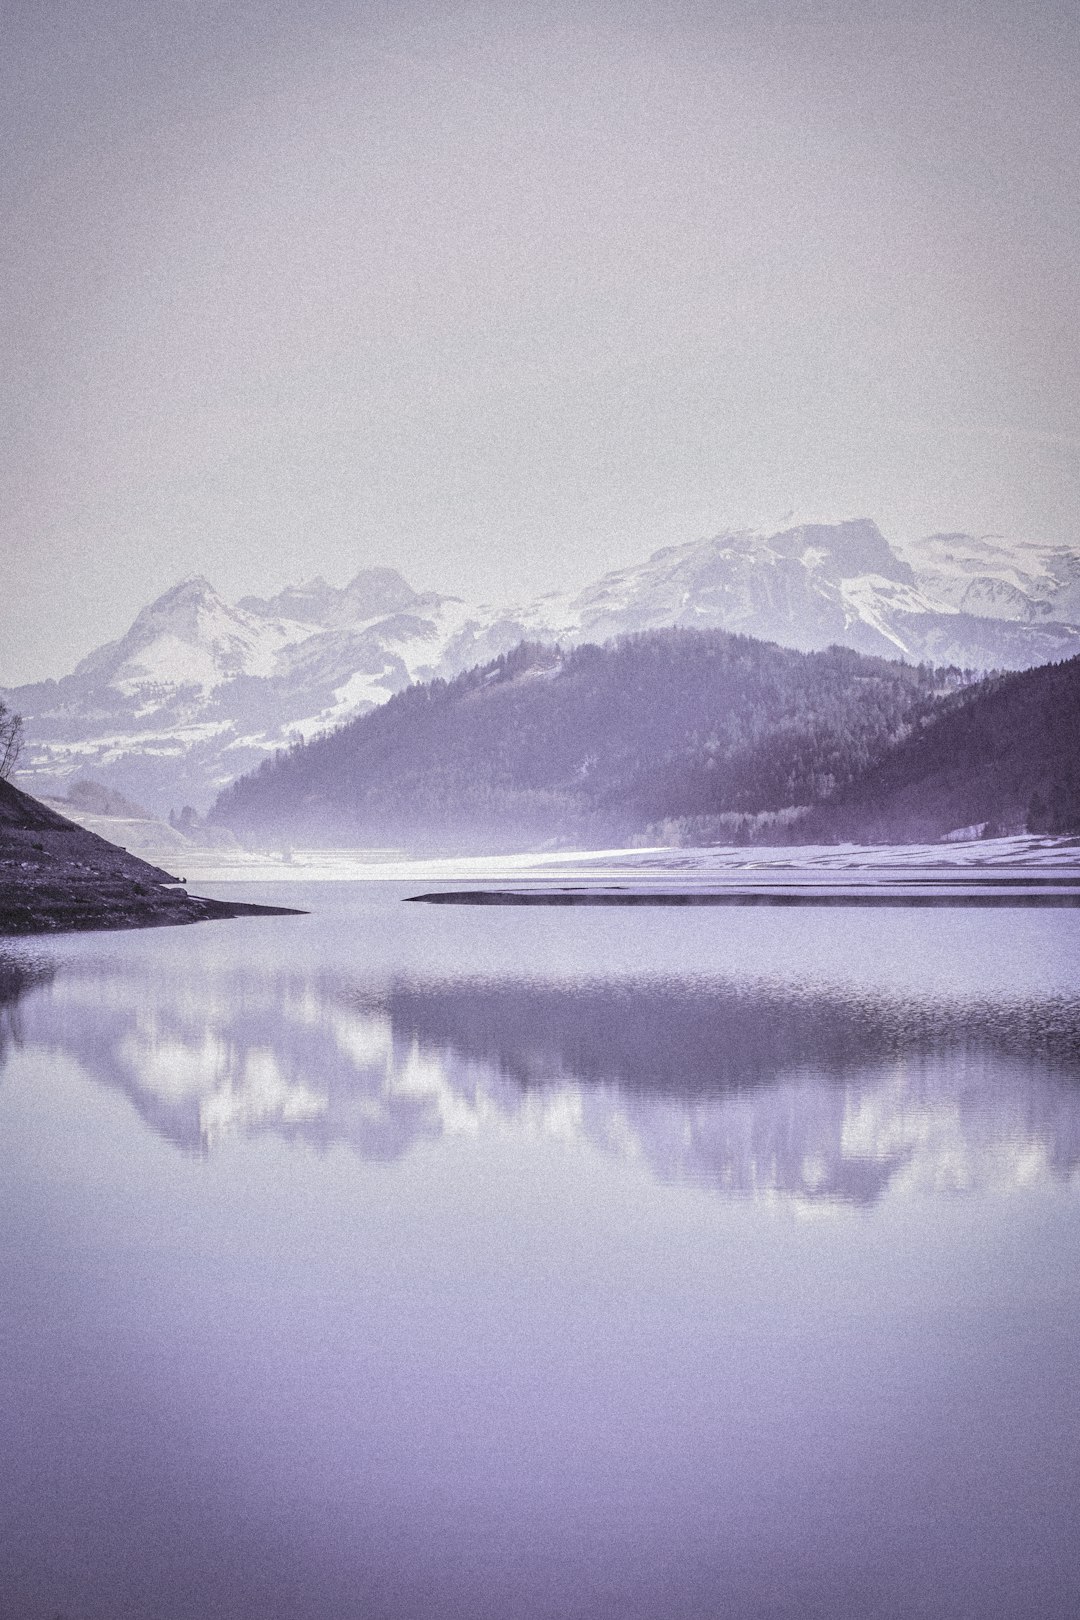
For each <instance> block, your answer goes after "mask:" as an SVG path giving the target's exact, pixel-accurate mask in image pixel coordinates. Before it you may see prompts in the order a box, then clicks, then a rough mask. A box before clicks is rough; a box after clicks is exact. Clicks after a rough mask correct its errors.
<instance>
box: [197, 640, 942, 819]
mask: <svg viewBox="0 0 1080 1620" xmlns="http://www.w3.org/2000/svg"><path fill="white" fill-rule="evenodd" d="M962 684H963V678H962V677H961V675H960V673H959V672H958V671H956V670H952V671H932V670H930V669H927V668H915V667H912V666H909V665H903V664H898V663H890V662H887V661H885V660H883V659H877V658H870V657H865V656H862V655H860V654H858V653H854V652H851V651H848V650H846V649H843V648H831V649H829V650H828V651H826V652H816V653H800V652H795V651H792V650H791V649H788V648H784V647H779V646H776V645H774V644H772V643H769V642H761V641H755V640H752V639H751V638H749V637H745V636H734V635H728V634H726V633H725V632H723V631H691V630H662V631H653V632H649V633H647V634H643V635H637V636H629V637H626V638H623V639H622V640H619V641H616V642H613V643H609V644H608V645H607V646H604V647H593V646H585V647H579V648H575V649H574V650H573V651H571V652H569V653H565V654H562V653H560V652H559V651H558V650H556V649H553V648H545V647H539V646H535V645H527V644H526V645H522V646H521V647H519V648H518V649H516V651H515V652H513V653H511V654H508V655H506V656H504V657H502V658H499V659H496V660H495V661H494V662H493V663H491V664H488V665H485V666H484V667H483V668H480V669H476V670H472V671H470V672H469V673H468V674H466V675H463V676H460V677H459V678H458V679H456V680H454V681H451V682H449V683H448V682H445V681H433V682H430V683H428V684H427V685H424V686H416V687H412V688H410V689H409V690H408V691H406V692H403V693H401V694H400V695H399V696H397V697H394V698H392V699H391V700H390V701H389V702H388V703H387V704H385V705H384V706H383V707H382V708H380V709H378V710H376V711H375V712H374V713H372V714H369V715H365V716H364V717H363V718H362V719H359V720H356V721H353V722H352V723H351V724H349V725H346V726H344V727H342V728H341V729H340V730H339V731H336V732H334V733H332V734H331V735H329V736H326V737H322V738H320V739H318V740H316V741H314V742H312V743H309V744H307V745H306V746H304V747H301V748H297V749H294V750H293V751H292V752H291V753H289V754H288V755H284V756H279V757H278V758H277V759H275V760H274V761H272V762H270V763H268V764H267V765H265V766H264V767H263V768H261V769H260V770H259V771H257V772H255V773H253V774H252V775H250V776H247V777H244V778H241V779H240V781H238V782H236V783H234V784H233V785H232V787H231V788H229V789H227V790H226V791H225V792H224V793H223V794H222V795H221V798H220V799H219V801H218V803H217V805H216V806H215V808H214V811H213V812H212V819H214V820H216V821H219V822H221V823H223V824H224V825H226V826H228V827H230V828H232V830H233V831H234V832H236V833H237V834H238V835H239V836H240V837H241V838H245V839H248V840H250V841H252V842H255V843H264V844H274V843H281V842H304V843H320V842H323V843H343V844H344V843H352V844H363V843H366V844H372V843H375V844H387V843H389V844H394V845H401V844H407V845H410V846H411V847H413V848H423V847H428V848H432V847H434V848H454V849H470V848H474V849H500V848H502V849H505V848H512V847H522V846H523V845H527V844H533V845H535V844H544V843H551V842H556V841H559V842H569V841H573V842H580V843H584V844H593V845H596V844H598V843H604V842H609V841H626V840H629V839H633V838H641V837H646V838H653V839H655V838H667V839H679V840H680V841H683V842H699V841H700V842H706V841H710V840H711V841H728V840H730V839H732V838H733V837H741V838H746V837H749V836H758V837H769V838H772V839H777V838H779V837H783V836H784V834H785V829H787V828H789V827H790V826H791V825H792V821H793V817H794V815H795V813H796V807H801V806H807V805H812V804H815V803H819V802H821V801H822V800H824V799H826V798H827V797H828V796H829V795H830V794H831V793H833V792H834V791H835V790H836V789H837V788H838V787H839V788H844V787H846V786H848V785H849V784H851V783H852V782H854V781H855V780H856V779H858V778H859V777H860V776H861V775H862V774H863V773H864V772H865V771H866V770H867V769H868V767H870V766H872V765H874V764H876V763H877V762H879V761H880V760H881V759H883V758H884V756H885V754H886V753H887V752H888V750H889V748H890V747H892V746H893V745H894V744H895V743H896V741H897V740H898V739H899V738H901V737H902V736H904V735H905V734H906V733H907V732H909V731H910V730H911V729H912V728H913V727H917V726H919V725H920V724H922V723H923V722H924V721H926V720H927V719H928V718H929V716H930V715H931V714H932V713H933V712H934V709H935V706H936V705H937V703H938V702H939V701H940V698H941V695H942V693H944V692H950V691H954V690H956V689H957V688H958V687H960V686H961V685H962Z"/></svg>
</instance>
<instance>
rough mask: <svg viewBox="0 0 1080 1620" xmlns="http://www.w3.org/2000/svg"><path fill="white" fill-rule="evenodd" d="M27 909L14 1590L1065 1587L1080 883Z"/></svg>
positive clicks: (331, 1604) (491, 1609)
mask: <svg viewBox="0 0 1080 1620" xmlns="http://www.w3.org/2000/svg"><path fill="white" fill-rule="evenodd" d="M416 888H417V886H416V885H415V884H413V885H411V886H410V885H407V884H400V883H392V882H382V883H380V882H367V883H352V884H344V883H339V884H329V883H328V884H314V885H311V886H310V887H305V886H304V885H302V884H295V883H294V884H290V885H281V886H280V887H269V886H267V885H260V886H258V887H254V886H252V887H250V888H245V887H242V886H237V885H230V886H229V887H228V889H227V890H226V889H222V890H220V891H219V892H221V893H222V894H223V895H224V894H226V893H227V894H228V895H230V896H235V897H239V898H245V899H252V900H269V901H274V900H280V901H281V902H282V903H284V904H287V905H304V904H306V905H308V906H310V908H311V915H309V916H305V917H296V918H292V917H286V918H265V919H252V920H244V921H236V922H222V923H211V924H202V925H198V926H195V927H189V928H175V929H162V930H154V931H147V932H139V933H126V934H114V935H104V934H93V935H83V936H67V937H63V938H52V939H45V940H42V939H37V940H33V941H25V942H18V943H15V942H6V943H4V942H0V1201H2V1222H3V1225H2V1231H3V1243H2V1247H0V1324H2V1325H0V1332H2V1366H3V1387H4V1400H3V1405H2V1416H0V1459H2V1465H0V1616H3V1620H24V1617H25V1620H38V1617H40V1620H53V1617H54V1616H56V1615H58V1614H59V1615H62V1616H64V1620H128V1617H131V1620H196V1617H198V1620H205V1617H207V1616H214V1617H221V1620H234V1617H235V1620H316V1617H318V1620H337V1617H350V1620H351V1617H357V1620H420V1617H423V1620H444V1617H445V1620H457V1617H459V1616H460V1617H462V1620H465V1617H468V1620H564V1617H565V1620H690V1617H694V1620H712V1617H716V1616H729V1615H730V1616H732V1617H736V1620H753V1617H761V1620H765V1617H769V1620H772V1617H788V1616H790V1617H796V1616H797V1617H800V1620H801V1617H805V1616H821V1617H826V1616H827V1617H829V1620H837V1617H848V1616H850V1617H852V1620H867V1617H877V1616H882V1617H894V1616H896V1617H900V1616H903V1617H905V1620H906V1617H909V1616H924V1617H938V1616H941V1617H945V1616H948V1617H949V1620H956V1617H964V1616H970V1617H978V1620H994V1617H998V1616H1000V1617H1003V1620H1004V1617H1009V1620H1017V1617H1024V1616H1032V1617H1035V1616H1038V1617H1039V1620H1046V1617H1056V1616H1067V1615H1072V1614H1075V1613H1077V1612H1080V1536H1078V1534H1077V1519H1078V1508H1080V1394H1078V1383H1077V1366H1078V1360H1080V1350H1078V1345H1080V1266H1078V1265H1077V1255H1078V1254H1080V1168H1078V1167H1080V971H1078V969H1080V916H1078V915H1077V913H1076V912H1075V911H1072V912H1070V911H1024V910H1015V911H994V910H989V911H978V910H956V911H953V910H937V911H926V910H896V911H871V910H852V911H848V910H843V909H821V910H818V909H816V908H813V907H808V908H805V909H796V910H777V909H772V908H763V909H753V908H751V909H745V910H740V909H689V910H684V909H669V910H663V909H659V910H654V909H649V908H637V907H633V908H626V909H622V908H613V909H604V908H594V909H591V908H582V909H575V908H571V909H565V908H563V909H558V908H556V909H545V908H542V907H525V908H519V909H515V908H488V907H482V908H471V907H460V908H459V907H453V906H446V905H438V906H416V905H405V904H402V900H403V898H404V897H405V896H406V895H408V894H410V893H415V892H416Z"/></svg>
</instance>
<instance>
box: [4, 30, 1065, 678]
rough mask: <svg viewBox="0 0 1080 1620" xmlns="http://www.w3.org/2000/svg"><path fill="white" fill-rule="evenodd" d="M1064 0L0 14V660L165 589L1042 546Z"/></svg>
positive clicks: (53, 641) (36, 670) (532, 590)
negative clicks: (853, 531)
mask: <svg viewBox="0 0 1080 1620" xmlns="http://www.w3.org/2000/svg"><path fill="white" fill-rule="evenodd" d="M1078 92H1080V8H1077V7H1076V6H1075V4H1072V3H1069V4H1057V3H1050V0H1029V3H1027V4H1024V5H1021V4H1019V3H1016V0H1009V3H1008V4H995V3H994V0H986V3H976V0H962V3H950V0H933V3H927V4H922V3H914V4H908V3H901V0H895V3H892V4H876V3H875V0H854V3H852V0H845V3H838V0H837V3H831V0H821V3H816V0H755V3H750V0H733V3H731V4H721V3H707V0H654V3H648V0H627V3H626V4H623V5H616V4H613V3H612V0H606V3H600V0H576V3H574V4H572V5H571V4H565V5H563V4H540V3H537V4H531V5H530V4H527V3H524V0H522V3H512V0H506V3H499V0H477V3H464V0H462V3H458V0H449V3H443V4H424V3H421V0H417V3H415V4H414V3H410V0H398V3H390V0H378V3H373V4H370V5H364V4H351V5H350V4H346V3H345V0H290V3H286V0H154V4H152V5H148V4H146V0H70V3H69V0H0V109H2V111H0V138H2V140H3V146H4V154H5V156H4V162H3V164H2V165H0V227H2V228H0V278H2V279H0V291H2V296H0V361H2V365H3V375H4V378H5V382H6V386H5V388H4V390H3V394H2V407H0V408H2V410H3V424H2V428H3V431H2V433H0V496H2V513H3V520H2V521H3V542H2V544H3V562H4V578H5V582H6V586H7V588H6V590H5V591H4V592H3V601H2V603H0V683H4V684H7V685H12V684H15V683H17V682H20V681H25V680H30V679H39V678H42V677H45V676H49V675H61V674H63V673H66V672H67V671H68V670H69V669H70V668H72V667H73V665H74V663H75V661H76V660H77V659H78V658H79V657H81V656H82V655H84V654H85V653H86V652H88V651H89V650H91V648H93V647H95V646H97V645H99V644H100V643H101V642H103V641H105V640H108V639H112V638H115V637H116V636H119V635H121V634H122V633H123V631H124V630H125V629H126V628H127V626H128V624H129V623H130V621H131V619H132V618H133V617H134V615H135V613H136V612H137V611H138V609H139V608H140V607H141V606H143V605H144V604H145V603H146V602H147V601H149V600H150V599H152V598H153V597H154V596H156V595H157V594H159V593H160V592H161V591H163V590H165V589H167V588H168V587H169V586H170V585H171V584H173V583H175V582H176V581H177V580H178V579H181V578H183V577H185V576H187V575H190V574H193V573H202V574H205V575H206V576H207V577H208V578H209V579H210V580H211V581H212V582H213V583H214V584H215V585H216V586H217V588H218V589H219V590H220V591H221V592H222V593H223V594H224V595H225V596H226V597H228V598H230V599H235V597H237V596H240V595H242V594H245V593H248V592H258V593H260V594H265V593H266V592H269V591H272V590H275V589H277V588H279V587H281V586H282V585H284V584H286V583H289V582H296V581H299V580H301V579H306V578H309V577H311V576H312V575H315V574H322V575H323V576H325V577H326V578H327V579H329V580H330V581H332V582H333V583H335V584H342V583H344V582H345V581H346V580H348V579H349V578H351V577H352V575H353V574H355V573H356V572H357V571H358V570H359V569H360V568H363V567H367V566H372V565H378V564H389V565H391V566H394V567H397V568H399V569H401V571H402V572H403V573H404V574H405V576H406V577H407V578H408V579H409V580H410V582H411V583H413V584H415V585H417V586H418V587H423V588H434V589H438V590H441V591H445V592H450V593H457V594H462V595H466V596H469V597H471V598H477V599H481V600H484V599H486V600H499V601H503V600H507V601H515V600H525V599H528V598H531V597H533V596H535V595H537V594H539V593H540V592H542V591H544V590H548V589H555V588H563V587H567V586H574V585H577V584H584V583H585V582H586V581H587V580H588V579H591V578H593V577H595V576H596V575H597V574H598V573H600V572H601V571H603V570H604V569H607V568H610V567H616V566H619V565H621V564H624V563H628V562H633V561H635V560H637V559H639V558H642V557H644V556H645V555H647V554H648V553H649V552H651V551H652V550H655V549H656V548H658V547H659V546H662V545H670V544H676V543H679V542H682V541H685V540H692V539H696V538H699V537H701V536H703V535H707V534H712V533H716V532H719V531H720V530H722V529H725V528H728V527H744V526H747V525H751V526H758V525H760V526H763V527H773V528H776V527H779V526H780V525H781V523H782V522H784V521H786V520H787V519H788V518H789V517H795V518H800V519H811V518H823V519H831V518H840V517H848V516H863V515H865V516H871V517H874V518H875V519H876V520H877V521H878V523H879V524H880V525H881V527H882V529H883V531H884V532H885V533H886V535H887V536H888V537H889V538H890V539H892V540H893V541H897V542H900V543H904V542H908V541H911V540H913V539H916V538H917V537H918V536H920V535H924V534H928V533H931V532H935V531H941V530H947V531H949V530H968V531H972V532H982V533H995V534H1003V535H1005V536H1006V537H1008V538H1009V539H1013V540H1020V539H1026V540H1038V541H1047V542H1051V543H1062V544H1067V543H1076V542H1078V541H1080V535H1078V532H1077V525H1076V516H1075V515H1076V512H1077V495H1078V490H1080V322H1078V321H1077V319H1076V311H1077V309H1080V296H1078V295H1080V209H1078V181H1077V173H1078V161H1077V160H1078V155H1080V154H1078V150H1077V148H1078V145H1080V140H1078V134H1077V132H1078V130H1080V104H1078V103H1080V95H1078Z"/></svg>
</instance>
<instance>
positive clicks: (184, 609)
mask: <svg viewBox="0 0 1080 1620" xmlns="http://www.w3.org/2000/svg"><path fill="white" fill-rule="evenodd" d="M230 611H231V610H230V609H229V608H228V606H227V605H226V604H225V602H223V601H222V599H221V597H220V596H219V595H218V593H217V592H216V591H215V589H214V587H213V586H212V585H211V583H210V581H209V580H208V579H205V578H204V577H203V575H202V574H192V575H191V576H190V577H189V578H188V579H182V580H181V581H180V583H179V584H178V585H173V586H171V587H170V589H169V590H167V591H163V592H162V594H161V595H160V596H159V597H158V598H157V599H156V600H155V601H153V602H151V603H150V604H149V606H148V607H144V608H143V609H142V611H141V613H140V614H139V615H138V617H137V618H136V620H135V622H134V624H133V625H132V627H131V631H130V632H129V633H130V634H134V633H136V632H137V631H139V630H140V629H145V630H149V631H152V632H153V633H154V634H160V633H161V632H162V631H163V630H169V631H170V632H171V633H172V634H173V635H180V636H185V637H192V636H197V635H199V634H200V633H201V621H202V620H203V619H204V618H205V616H206V614H207V613H222V614H228V613H229V612H230Z"/></svg>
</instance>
